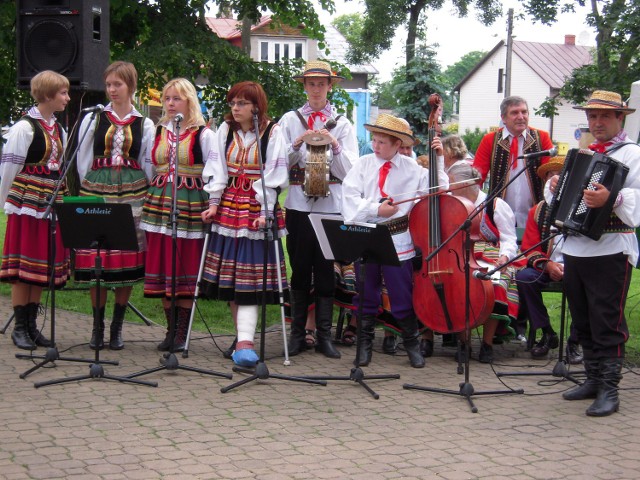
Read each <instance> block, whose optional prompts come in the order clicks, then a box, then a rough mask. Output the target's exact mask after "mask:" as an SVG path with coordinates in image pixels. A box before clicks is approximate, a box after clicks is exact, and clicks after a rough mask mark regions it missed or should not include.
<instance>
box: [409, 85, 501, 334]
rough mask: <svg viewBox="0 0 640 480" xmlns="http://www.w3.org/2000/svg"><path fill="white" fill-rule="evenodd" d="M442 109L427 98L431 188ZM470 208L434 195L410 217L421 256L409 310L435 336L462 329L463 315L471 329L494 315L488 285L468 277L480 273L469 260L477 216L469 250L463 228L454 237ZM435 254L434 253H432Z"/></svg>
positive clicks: (436, 97)
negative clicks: (413, 311) (428, 107)
mask: <svg viewBox="0 0 640 480" xmlns="http://www.w3.org/2000/svg"><path fill="white" fill-rule="evenodd" d="M441 105H442V99H441V98H440V96H439V95H438V94H432V95H431V96H430V97H429V106H430V107H431V113H430V115H429V184H430V185H431V186H434V185H438V184H439V182H438V168H437V163H436V162H437V160H436V152H435V150H434V149H433V148H432V147H431V144H432V142H433V139H434V138H435V137H436V135H437V128H438V125H437V123H438V112H439V111H440V109H441ZM474 209H475V206H474V204H473V203H472V202H471V201H470V200H468V199H466V198H464V197H458V196H455V195H447V194H442V195H432V196H428V197H427V198H424V199H422V200H420V201H419V202H418V203H417V204H416V205H415V206H414V207H413V209H412V210H411V214H410V216H409V231H410V232H411V237H412V239H413V243H414V245H415V246H416V250H418V249H420V250H421V251H422V255H423V257H422V261H421V265H420V268H419V269H416V270H415V271H414V277H413V281H414V287H413V308H414V310H415V312H416V314H417V315H418V318H419V319H420V321H421V322H422V323H423V324H424V325H425V326H426V327H428V328H430V329H431V330H434V331H436V332H439V333H455V332H461V331H463V330H465V329H466V328H467V313H468V323H469V325H468V328H474V327H476V326H478V325H480V324H482V323H483V322H484V321H485V320H486V319H487V318H488V317H489V315H490V314H491V312H492V310H493V304H494V293H493V285H492V283H491V281H490V280H483V279H479V278H475V277H473V275H472V273H473V271H474V270H480V269H481V267H480V266H479V265H478V263H477V262H476V261H475V257H474V256H473V242H476V241H478V240H480V237H479V232H480V217H479V216H475V217H474V218H473V219H472V220H471V224H470V225H468V226H467V227H466V228H467V229H468V230H469V242H470V245H465V242H466V240H467V234H466V232H465V230H464V229H461V230H459V231H458V232H457V233H456V230H458V229H459V227H460V226H461V225H462V224H463V223H465V222H467V221H468V220H469V216H470V214H471V212H473V211H474ZM454 233H455V235H454ZM452 235H453V236H452ZM450 237H451V238H450ZM447 239H449V241H448V242H447V244H445V245H443V241H445V240H447ZM438 249H440V250H438ZM436 250H438V251H437V253H433V252H436ZM466 262H468V271H467V266H466V265H465V264H466ZM467 286H468V288H467ZM467 290H468V299H467V298H466V297H467ZM467 301H468V302H469V303H468V304H467ZM467 306H468V309H467Z"/></svg>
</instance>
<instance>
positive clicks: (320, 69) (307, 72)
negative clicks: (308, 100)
mask: <svg viewBox="0 0 640 480" xmlns="http://www.w3.org/2000/svg"><path fill="white" fill-rule="evenodd" d="M310 77H320V78H324V77H329V79H330V80H331V85H333V84H334V83H338V82H340V81H342V80H344V77H341V76H340V75H336V74H335V72H333V71H332V70H331V65H329V63H328V62H323V61H320V60H314V61H312V62H307V63H306V65H305V66H304V71H303V72H302V75H294V77H293V78H295V79H296V80H297V81H298V82H304V79H305V78H310Z"/></svg>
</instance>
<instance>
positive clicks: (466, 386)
mask: <svg viewBox="0 0 640 480" xmlns="http://www.w3.org/2000/svg"><path fill="white" fill-rule="evenodd" d="M525 170H526V166H525V168H523V169H522V170H520V171H519V172H518V173H517V174H516V175H514V176H513V177H512V178H510V179H509V181H508V182H506V183H505V184H504V185H502V186H500V187H499V188H496V189H495V190H494V191H493V192H490V193H489V194H488V195H487V198H485V200H484V201H483V202H482V203H481V204H480V205H478V206H477V207H476V208H475V209H474V210H473V211H472V212H471V213H470V214H469V216H468V217H467V220H466V221H465V222H463V223H462V224H461V225H460V226H459V227H458V228H457V229H456V230H455V231H454V232H453V233H452V234H451V235H450V236H449V238H447V239H446V240H445V241H444V242H442V244H440V245H439V246H438V247H437V248H436V249H435V250H434V251H432V252H431V253H430V254H429V255H428V256H427V257H426V258H425V259H424V262H425V263H426V264H428V263H429V261H430V260H431V259H432V258H433V257H434V256H435V255H436V254H437V253H438V252H439V251H440V250H442V249H443V248H444V246H445V245H447V244H448V243H449V242H451V241H452V240H453V239H454V238H455V237H456V235H458V233H460V232H461V231H463V230H464V235H465V239H464V273H465V318H464V332H465V337H466V341H465V342H464V343H465V354H466V355H465V360H464V382H462V383H460V385H459V387H460V388H459V390H447V389H442V388H430V387H421V386H418V385H412V384H404V385H403V386H402V388H404V389H407V390H422V391H425V392H435V393H444V394H449V395H460V396H462V397H464V398H465V399H466V400H467V402H468V403H469V406H470V408H471V412H472V413H478V408H477V407H476V406H475V404H474V403H473V399H472V398H471V397H473V396H474V395H506V394H514V393H517V394H522V393H524V390H523V389H521V388H519V389H516V390H513V389H510V390H490V391H482V392H477V391H475V389H474V388H473V385H472V384H471V382H470V380H469V359H470V358H469V357H470V356H471V355H470V353H471V349H470V340H471V323H470V315H471V305H470V298H469V292H470V279H471V268H470V265H469V260H470V258H471V255H472V254H473V251H472V242H471V223H472V220H473V219H474V218H476V217H477V216H478V215H480V213H482V212H483V211H484V209H485V208H486V206H487V205H489V203H490V202H493V200H494V199H495V198H496V197H498V196H499V195H500V194H501V193H502V192H503V191H504V190H506V189H507V188H508V187H509V185H511V184H512V183H513V182H514V181H515V180H516V179H517V178H518V177H519V176H520V175H522V173H523V172H525ZM496 270H498V269H496ZM459 348H460V347H459V346H458V349H459ZM458 371H460V364H459V365H458Z"/></svg>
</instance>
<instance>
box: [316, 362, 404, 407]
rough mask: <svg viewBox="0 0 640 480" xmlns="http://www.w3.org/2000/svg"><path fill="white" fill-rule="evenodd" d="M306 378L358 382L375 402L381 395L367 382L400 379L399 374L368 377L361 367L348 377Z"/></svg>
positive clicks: (352, 370) (354, 368)
mask: <svg viewBox="0 0 640 480" xmlns="http://www.w3.org/2000/svg"><path fill="white" fill-rule="evenodd" d="M304 378H309V379H311V380H351V381H353V382H356V383H357V384H358V385H360V386H361V387H362V388H364V389H365V390H366V391H367V392H369V393H370V394H371V396H372V397H373V398H374V399H375V400H378V399H379V398H380V395H378V394H377V393H376V392H374V391H373V389H372V388H371V387H369V385H367V384H366V383H365V380H385V379H389V378H394V379H397V378H400V375H399V374H397V373H392V374H386V375H366V374H365V373H364V371H363V370H362V369H361V368H360V367H353V368H352V369H351V373H350V374H349V376H348V377H331V376H311V377H304Z"/></svg>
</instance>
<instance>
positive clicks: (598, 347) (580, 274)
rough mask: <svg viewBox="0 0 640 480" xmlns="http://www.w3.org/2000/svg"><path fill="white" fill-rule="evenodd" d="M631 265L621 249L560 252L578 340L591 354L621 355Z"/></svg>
mask: <svg viewBox="0 0 640 480" xmlns="http://www.w3.org/2000/svg"><path fill="white" fill-rule="evenodd" d="M631 272H632V267H631V264H630V263H629V262H628V257H627V256H626V255H624V254H623V253H617V254H615V255H603V256H600V257H572V256H570V255H566V254H565V255H564V284H565V288H566V292H567V300H568V301H569V310H570V311H571V319H572V321H573V324H574V325H575V327H576V330H577V332H578V341H579V342H580V344H581V345H582V347H583V348H584V349H586V350H592V351H593V355H594V357H595V358H601V357H624V344H625V342H626V341H627V338H629V328H628V327H627V319H626V317H625V315H624V307H625V303H626V301H627V292H628V291H629V284H630V283H631Z"/></svg>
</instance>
